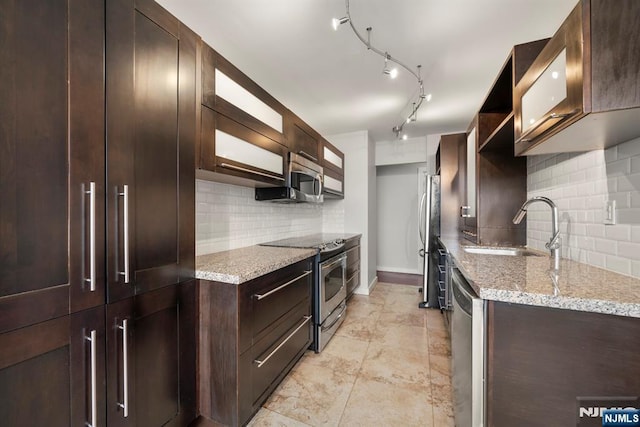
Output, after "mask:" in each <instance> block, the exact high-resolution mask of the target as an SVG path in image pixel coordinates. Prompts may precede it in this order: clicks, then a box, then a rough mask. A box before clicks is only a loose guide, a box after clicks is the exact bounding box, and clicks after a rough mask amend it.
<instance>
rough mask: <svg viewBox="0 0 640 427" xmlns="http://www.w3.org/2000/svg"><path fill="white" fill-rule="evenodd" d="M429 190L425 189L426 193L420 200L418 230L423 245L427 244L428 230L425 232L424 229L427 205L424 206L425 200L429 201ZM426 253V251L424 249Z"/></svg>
mask: <svg viewBox="0 0 640 427" xmlns="http://www.w3.org/2000/svg"><path fill="white" fill-rule="evenodd" d="M427 191H428V190H427V189H426V188H425V192H424V193H422V198H421V199H420V215H418V221H419V222H418V230H419V231H420V241H421V242H422V245H424V244H425V240H424V234H425V231H426V230H423V227H424V219H423V218H424V212H425V210H426V209H425V208H426V205H425V204H424V202H425V200H426V199H427ZM423 251H424V249H423Z"/></svg>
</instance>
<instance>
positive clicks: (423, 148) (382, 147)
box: [375, 137, 427, 166]
mask: <svg viewBox="0 0 640 427" xmlns="http://www.w3.org/2000/svg"><path fill="white" fill-rule="evenodd" d="M375 149H376V166H382V165H400V164H406V163H418V162H426V161H427V137H420V138H409V139H407V140H406V141H403V140H397V139H396V140H392V141H383V142H377V143H376V145H375Z"/></svg>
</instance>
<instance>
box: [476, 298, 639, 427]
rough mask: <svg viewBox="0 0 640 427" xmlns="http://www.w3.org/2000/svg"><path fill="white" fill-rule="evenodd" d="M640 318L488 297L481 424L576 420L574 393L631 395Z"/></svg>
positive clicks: (633, 393) (546, 423)
mask: <svg viewBox="0 0 640 427" xmlns="http://www.w3.org/2000/svg"><path fill="white" fill-rule="evenodd" d="M639 335H640V322H638V319H636V318H632V317H620V316H613V315H606V314H599V313H587V312H577V311H572V310H564V309H555V308H547V307H534V306H524V305H518V304H507V303H498V302H490V303H489V304H488V314H487V337H488V342H487V354H488V365H487V392H488V396H487V399H486V401H487V404H488V407H487V415H488V418H487V421H488V423H487V425H491V426H513V425H518V426H549V425H575V423H576V415H577V397H580V396H637V395H638V390H640V376H638V375H637V372H640V358H638V354H639V352H640V342H638V340H637V339H632V338H631V337H637V336H639Z"/></svg>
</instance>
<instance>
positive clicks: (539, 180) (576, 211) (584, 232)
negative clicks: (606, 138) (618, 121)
mask: <svg viewBox="0 0 640 427" xmlns="http://www.w3.org/2000/svg"><path fill="white" fill-rule="evenodd" d="M527 167H528V176H527V196H528V197H529V198H531V197H534V196H546V197H549V198H551V199H552V200H553V201H554V202H555V203H556V204H557V206H558V209H559V214H560V232H561V236H562V244H563V251H562V253H563V256H565V257H569V258H571V259H573V260H576V261H580V262H585V263H588V264H591V265H594V266H597V267H602V268H606V269H609V270H612V271H616V272H619V273H622V274H627V275H633V276H635V277H640V259H639V258H638V257H640V138H638V139H635V140H632V141H628V142H626V143H623V144H620V145H618V146H615V147H611V148H608V149H606V150H596V151H590V152H585V153H562V154H556V155H553V154H551V155H541V156H530V157H528V158H527ZM607 200H615V202H616V207H617V217H616V220H617V223H616V225H606V226H605V225H604V219H605V206H606V202H607ZM527 217H528V218H527V244H528V245H529V246H531V247H533V248H538V249H541V250H545V249H544V244H545V243H546V242H548V241H549V238H550V237H551V215H550V213H549V208H548V207H547V206H544V205H542V204H534V205H532V206H531V208H530V209H529V213H528V215H527Z"/></svg>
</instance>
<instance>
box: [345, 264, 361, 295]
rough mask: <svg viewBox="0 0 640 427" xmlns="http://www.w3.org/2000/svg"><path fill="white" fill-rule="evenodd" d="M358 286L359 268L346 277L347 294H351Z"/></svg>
mask: <svg viewBox="0 0 640 427" xmlns="http://www.w3.org/2000/svg"><path fill="white" fill-rule="evenodd" d="M358 286H360V269H358V270H356V271H355V272H354V273H353V275H352V276H350V277H349V279H347V295H351V294H352V293H353V291H355V290H356V288H357V287H358Z"/></svg>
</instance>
